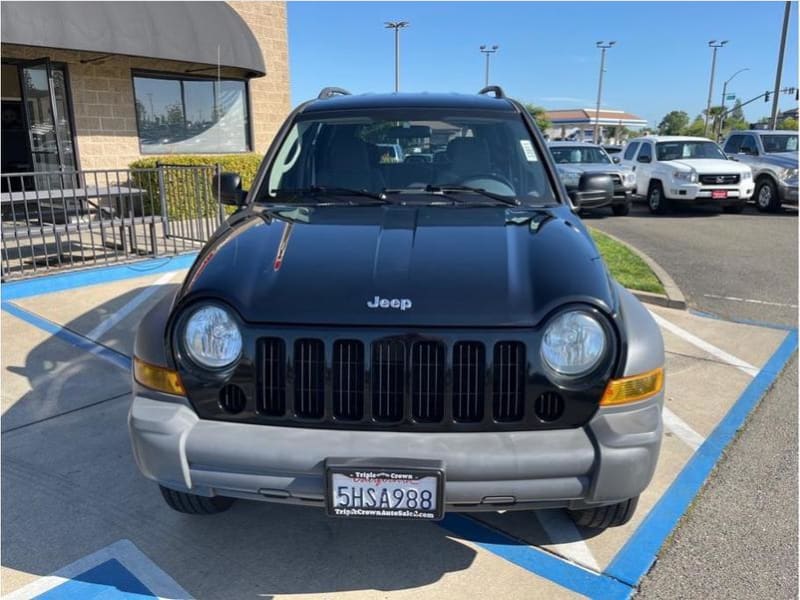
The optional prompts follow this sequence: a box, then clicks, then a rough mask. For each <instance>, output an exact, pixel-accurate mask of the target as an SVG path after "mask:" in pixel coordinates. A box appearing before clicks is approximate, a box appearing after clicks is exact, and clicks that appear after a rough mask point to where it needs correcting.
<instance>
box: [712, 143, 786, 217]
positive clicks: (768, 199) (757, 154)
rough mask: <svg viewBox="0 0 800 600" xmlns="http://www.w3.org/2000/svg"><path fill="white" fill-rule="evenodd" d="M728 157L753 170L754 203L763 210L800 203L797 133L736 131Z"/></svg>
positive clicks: (726, 144) (728, 144) (726, 148)
mask: <svg viewBox="0 0 800 600" xmlns="http://www.w3.org/2000/svg"><path fill="white" fill-rule="evenodd" d="M724 150H725V154H727V155H728V156H729V157H730V158H732V159H733V160H737V161H739V162H742V163H744V164H746V165H748V166H749V167H750V168H751V169H752V170H753V178H754V179H755V182H756V190H755V192H754V193H753V200H755V202H756V207H757V208H758V210H760V211H770V212H774V211H777V210H778V209H780V207H781V204H797V132H796V131H776V130H748V131H734V132H731V134H730V135H729V136H728V138H727V139H726V140H725V144H724Z"/></svg>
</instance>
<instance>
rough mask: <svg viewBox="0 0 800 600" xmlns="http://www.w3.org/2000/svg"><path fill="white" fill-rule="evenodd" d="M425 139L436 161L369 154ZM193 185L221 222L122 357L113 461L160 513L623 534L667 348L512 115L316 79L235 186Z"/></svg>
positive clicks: (648, 460)
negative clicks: (528, 521) (553, 518)
mask: <svg viewBox="0 0 800 600" xmlns="http://www.w3.org/2000/svg"><path fill="white" fill-rule="evenodd" d="M443 132H444V133H443ZM442 137H446V146H447V150H446V155H447V156H446V160H445V161H441V162H438V163H437V162H424V163H423V162H420V163H412V162H386V161H383V160H381V156H382V150H383V147H382V146H381V145H382V144H386V143H399V144H402V145H404V146H406V147H410V146H412V145H416V146H419V147H430V146H429V143H430V140H431V139H440V138H442ZM389 140H400V142H397V141H395V142H389ZM376 145H378V146H379V151H375V148H374V146H376ZM213 189H215V190H218V194H219V198H220V199H221V200H222V202H223V203H225V204H231V205H234V206H235V207H236V208H237V210H236V212H235V213H234V214H233V215H231V216H230V217H229V218H228V220H227V222H226V223H224V224H223V225H222V226H221V228H220V229H219V230H218V231H217V232H216V233H215V234H214V236H213V237H212V239H211V240H210V241H209V242H208V244H207V245H206V246H205V247H204V248H203V250H202V251H201V252H200V253H199V255H198V257H197V259H196V261H195V263H194V265H193V266H192V268H191V269H190V271H189V273H188V274H187V276H186V279H185V281H184V283H183V285H182V286H181V287H180V289H179V290H178V291H177V292H176V293H175V294H174V296H171V297H167V298H165V299H164V300H163V301H161V302H160V303H159V304H158V305H156V307H155V308H154V309H153V310H152V311H151V312H150V313H149V314H148V315H147V316H146V317H145V318H144V319H143V320H142V322H141V324H140V327H139V330H138V333H137V336H136V342H135V350H134V354H135V358H134V370H133V376H134V391H133V402H132V406H131V409H130V413H129V421H128V422H129V427H130V432H131V439H132V442H133V452H134V456H135V459H136V462H137V464H138V466H139V468H140V470H141V471H142V473H143V474H144V475H145V476H146V477H148V478H150V479H152V480H154V481H156V482H158V484H159V486H160V488H161V493H162V495H163V497H164V499H165V501H166V502H167V504H168V505H169V506H170V507H172V508H173V509H175V510H178V511H181V512H185V513H192V514H208V513H214V512H219V511H221V510H225V509H227V508H228V507H229V506H230V505H231V504H232V503H233V501H234V499H235V498H241V499H250V500H265V501H270V502H279V503H287V504H296V505H302V506H309V507H318V508H324V509H325V510H326V511H327V512H328V514H329V515H331V516H333V517H352V518H387V519H422V520H432V519H438V518H441V517H442V516H443V514H444V513H445V512H446V511H457V512H458V511H498V510H531V509H538V508H553V507H563V508H566V509H568V510H569V511H570V514H571V515H572V516H573V518H574V519H575V520H576V521H577V522H578V523H579V524H581V525H583V526H586V527H592V528H605V527H610V526H616V525H621V524H623V523H625V522H627V521H628V520H629V519H630V518H631V516H632V515H633V513H634V510H635V509H636V504H637V499H638V497H639V494H640V493H641V492H642V491H643V490H644V489H645V488H646V487H647V485H648V483H649V482H650V480H651V478H652V476H653V472H654V469H655V466H656V461H657V458H658V454H659V449H660V444H661V436H662V420H661V409H662V405H663V399H664V392H663V383H664V371H663V368H664V348H663V342H662V339H661V334H660V332H659V328H658V326H657V325H656V323H655V321H654V320H653V318H652V316H651V315H650V314H649V313H648V311H647V310H646V309H645V308H644V307H643V306H642V305H641V304H640V303H639V301H638V300H637V299H636V298H634V296H633V295H632V294H631V293H629V292H628V291H627V290H625V289H624V288H622V287H621V286H620V285H618V284H617V283H616V282H615V281H613V280H612V279H611V276H610V274H609V272H608V269H607V267H606V266H605V264H604V263H603V261H602V259H601V257H600V255H599V253H598V250H597V247H596V246H595V245H594V243H593V242H592V238H591V237H590V236H589V234H588V232H587V230H586V228H585V226H584V225H583V223H582V222H581V220H580V219H579V218H578V217H577V216H576V215H575V214H573V212H572V210H571V207H570V205H569V200H568V198H567V195H566V191H565V189H564V187H563V186H562V184H561V183H560V181H559V179H558V176H557V173H556V170H555V164H554V163H553V161H552V158H551V156H550V153H549V152H548V150H547V147H546V145H545V143H544V140H543V139H542V136H541V134H540V133H539V130H538V129H537V127H536V125H535V123H534V122H533V120H532V119H531V117H530V115H529V114H528V112H527V111H526V110H525V109H524V107H523V106H522V105H520V104H519V103H518V102H516V101H514V100H511V99H508V98H506V97H505V95H504V94H503V92H502V90H500V89H499V88H496V87H491V88H486V89H484V90H482V91H481V93H479V94H477V95H456V94H368V95H362V96H357V95H350V94H348V93H346V92H344V91H343V90H338V89H337V90H327V89H326V90H323V92H322V93H321V94H320V96H319V98H317V99H315V100H312V101H310V102H307V103H304V104H302V105H301V106H300V107H298V108H297V109H296V110H295V111H294V112H293V113H292V114H291V115H290V116H289V118H288V120H287V122H286V124H285V125H284V127H283V128H282V129H281V131H280V133H279V134H278V136H277V137H276V139H275V141H274V143H273V144H272V146H271V147H270V149H269V151H268V152H267V155H266V157H265V158H264V161H263V164H262V167H261V169H260V170H259V173H258V174H257V176H256V178H255V181H254V184H253V188H252V189H251V190H250V191H249V192H247V193H245V192H243V191H242V189H241V184H240V179H239V177H238V175H236V174H232V173H226V174H222V175H221V176H219V177H218V178H217V180H216V181H215V185H214V186H213Z"/></svg>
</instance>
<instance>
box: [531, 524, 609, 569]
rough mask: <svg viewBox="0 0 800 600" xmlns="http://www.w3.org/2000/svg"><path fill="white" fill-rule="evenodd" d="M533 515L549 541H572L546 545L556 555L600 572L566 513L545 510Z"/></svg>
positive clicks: (592, 555) (590, 552) (587, 547)
mask: <svg viewBox="0 0 800 600" xmlns="http://www.w3.org/2000/svg"><path fill="white" fill-rule="evenodd" d="M533 514H535V515H536V518H537V519H538V520H539V523H541V525H542V529H544V531H545V533H546V534H547V537H549V538H550V541H553V540H574V541H571V542H563V543H552V544H548V545H549V546H551V547H552V548H553V549H554V550H556V551H557V552H558V554H560V555H561V556H563V557H565V558H567V559H569V560H571V561H572V562H575V563H578V564H579V565H581V566H583V567H586V568H587V569H591V570H593V571H596V572H598V573H599V572H600V566H599V565H598V564H597V560H596V559H595V557H594V554H592V551H591V550H590V549H589V546H588V545H587V544H586V542H585V541H583V536H582V535H581V533H580V532H579V531H578V528H577V527H576V526H575V523H573V522H572V519H570V518H569V516H568V515H567V513H565V512H564V511H563V510H561V509H547V510H536V511H534V512H533Z"/></svg>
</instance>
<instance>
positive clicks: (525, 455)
mask: <svg viewBox="0 0 800 600" xmlns="http://www.w3.org/2000/svg"><path fill="white" fill-rule="evenodd" d="M662 404H663V396H662V394H659V395H658V396H656V397H654V398H651V399H649V400H646V401H643V402H640V403H637V404H635V405H631V406H629V407H626V408H614V409H603V410H601V411H599V412H598V413H597V414H596V415H595V417H594V418H593V419H592V421H591V422H590V423H589V424H588V425H587V426H586V427H584V428H579V429H561V430H550V431H515V432H491V433H485V432H482V433H408V432H387V431H374V432H373V431H344V430H332V429H303V428H299V427H274V426H265V425H251V424H239V423H230V422H221V421H210V420H205V419H199V418H198V417H197V415H196V414H195V413H194V411H193V410H192V409H191V408H189V407H188V406H187V405H184V404H180V403H176V402H164V401H160V400H154V399H151V398H147V397H143V396H136V397H135V398H134V400H133V404H132V406H131V410H130V414H129V417H128V424H129V428H130V433H131V440H132V444H133V453H134V456H135V459H136V463H137V464H138V466H139V468H140V470H141V471H142V473H143V474H144V475H145V476H146V477H148V478H150V479H153V480H155V481H158V482H159V483H160V484H162V485H164V486H167V487H170V488H173V489H177V490H182V491H190V492H192V493H195V494H200V495H204V496H213V495H222V496H234V497H240V498H250V499H259V500H271V501H278V502H287V503H294V504H307V505H315V506H323V504H324V499H325V477H324V464H325V460H326V458H328V457H331V456H336V457H391V458H419V459H436V460H441V461H444V464H445V478H446V484H445V504H446V509H447V510H448V511H458V510H465V511H466V510H469V511H474V510H497V508H498V504H503V508H505V509H513V508H538V507H556V506H569V507H572V508H579V507H582V506H586V505H591V504H608V503H613V502H616V501H619V500H624V499H627V498H631V497H633V496H637V495H638V494H639V493H640V492H641V491H642V490H644V488H645V487H646V486H647V484H648V483H649V482H650V479H651V478H652V476H653V472H654V470H655V466H656V460H657V458H658V452H659V448H660V445H661V434H662V423H661V407H662Z"/></svg>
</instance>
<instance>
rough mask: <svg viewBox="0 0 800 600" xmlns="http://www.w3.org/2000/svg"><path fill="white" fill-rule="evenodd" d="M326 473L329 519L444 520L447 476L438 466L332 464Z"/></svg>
mask: <svg viewBox="0 0 800 600" xmlns="http://www.w3.org/2000/svg"><path fill="white" fill-rule="evenodd" d="M392 462H395V461H392ZM409 462H419V461H409ZM326 472H327V477H326V478H327V483H328V493H327V509H328V514H329V515H330V516H334V517H356V518H367V519H369V518H372V519H421V520H428V521H433V520H436V519H441V518H442V516H443V513H444V510H443V496H444V472H443V470H442V469H441V468H438V466H436V467H431V468H420V467H418V466H409V467H407V468H406V467H403V466H395V465H394V464H393V465H392V466H382V465H381V464H380V463H373V464H363V465H362V464H360V461H358V462H356V464H353V465H330V464H329V465H327V467H326Z"/></svg>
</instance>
